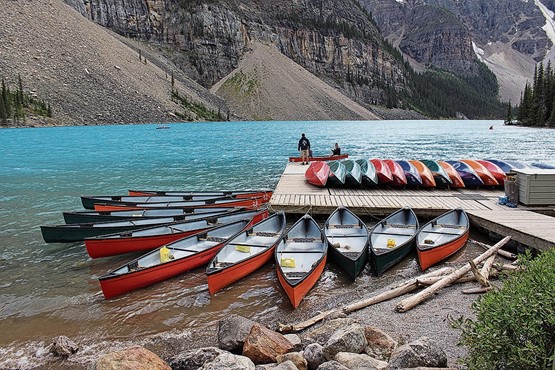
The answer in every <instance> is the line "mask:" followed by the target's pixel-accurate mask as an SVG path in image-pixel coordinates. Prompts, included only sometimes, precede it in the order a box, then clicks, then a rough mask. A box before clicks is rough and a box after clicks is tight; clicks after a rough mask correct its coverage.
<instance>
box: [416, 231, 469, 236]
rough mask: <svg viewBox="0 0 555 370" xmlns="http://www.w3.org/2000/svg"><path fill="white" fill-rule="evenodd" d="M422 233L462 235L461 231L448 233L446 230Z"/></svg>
mask: <svg viewBox="0 0 555 370" xmlns="http://www.w3.org/2000/svg"><path fill="white" fill-rule="evenodd" d="M423 233H424V234H444V235H462V234H461V233H448V232H446V231H431V230H430V231H428V230H426V231H424V232H423Z"/></svg>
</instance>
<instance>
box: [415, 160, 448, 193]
mask: <svg viewBox="0 0 555 370" xmlns="http://www.w3.org/2000/svg"><path fill="white" fill-rule="evenodd" d="M421 162H422V163H424V164H425V165H426V167H428V168H429V169H430V171H432V175H433V176H434V180H435V182H436V188H442V189H445V188H449V187H451V184H452V181H451V178H450V177H449V175H448V174H447V172H446V171H445V169H444V168H443V167H441V165H440V164H439V163H437V161H434V160H432V159H423V160H421Z"/></svg>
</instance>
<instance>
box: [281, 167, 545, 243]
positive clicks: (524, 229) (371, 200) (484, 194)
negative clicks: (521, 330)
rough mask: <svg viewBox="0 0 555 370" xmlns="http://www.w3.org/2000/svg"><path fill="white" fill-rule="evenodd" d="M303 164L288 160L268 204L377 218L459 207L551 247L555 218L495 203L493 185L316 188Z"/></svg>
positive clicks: (475, 219) (489, 225) (491, 226)
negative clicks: (408, 211) (342, 210)
mask: <svg viewBox="0 0 555 370" xmlns="http://www.w3.org/2000/svg"><path fill="white" fill-rule="evenodd" d="M307 168H308V166H303V165H300V164H298V163H288V164H287V167H286V168H285V170H284V172H283V174H282V176H281V178H280V180H279V182H278V184H277V186H276V188H275V190H274V194H273V196H272V198H271V200H270V204H271V206H272V208H274V209H276V210H284V211H285V212H287V213H296V214H302V213H305V212H310V213H312V214H321V215H325V214H330V213H331V212H332V211H333V210H334V209H336V208H337V207H338V206H340V205H343V206H345V207H349V209H351V210H352V211H353V212H355V213H357V214H358V215H360V216H365V215H368V216H374V217H378V218H381V217H383V216H386V215H389V214H390V213H391V212H393V211H395V210H397V209H399V208H402V207H411V208H412V209H413V210H414V211H415V212H416V214H417V215H418V216H419V217H424V218H429V217H436V216H438V215H440V214H442V213H444V212H445V211H447V210H450V209H453V208H457V207H460V208H463V209H464V210H465V211H466V212H467V213H468V215H469V217H470V220H471V222H472V223H473V224H475V225H477V226H479V227H481V228H483V229H486V230H489V231H491V232H494V233H496V234H499V235H502V236H507V235H509V236H511V238H512V239H513V240H515V241H517V242H519V243H521V244H523V245H526V246H529V247H531V248H535V249H539V250H547V249H549V248H552V247H554V246H555V218H554V217H550V216H546V215H543V214H539V213H536V212H532V211H531V210H529V209H528V208H523V207H521V206H519V207H518V208H509V207H507V206H502V205H499V204H497V202H498V199H499V197H500V196H503V195H504V192H503V191H501V190H493V189H453V190H447V189H414V190H413V189H386V188H375V189H348V188H345V189H340V188H318V187H315V186H312V185H310V184H309V183H308V182H306V180H305V177H304V172H305V171H306V169H307Z"/></svg>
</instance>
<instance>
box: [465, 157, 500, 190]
mask: <svg viewBox="0 0 555 370" xmlns="http://www.w3.org/2000/svg"><path fill="white" fill-rule="evenodd" d="M460 161H461V162H464V163H466V164H467V165H469V166H470V167H471V168H472V169H473V170H474V172H476V173H477V174H478V176H480V179H481V180H482V182H483V183H484V185H487V186H497V185H499V182H498V181H497V180H496V179H495V176H493V174H492V173H491V172H489V170H488V169H487V168H486V167H485V166H484V165H483V164H481V163H479V162H477V161H475V160H473V159H461V160H460Z"/></svg>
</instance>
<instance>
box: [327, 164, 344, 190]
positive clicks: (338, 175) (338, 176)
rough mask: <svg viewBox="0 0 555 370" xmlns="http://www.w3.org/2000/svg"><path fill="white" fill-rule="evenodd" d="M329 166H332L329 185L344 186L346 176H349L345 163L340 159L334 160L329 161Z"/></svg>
mask: <svg viewBox="0 0 555 370" xmlns="http://www.w3.org/2000/svg"><path fill="white" fill-rule="evenodd" d="M328 166H329V167H330V174H329V176H328V182H327V186H344V185H345V177H346V176H347V169H346V168H345V165H344V164H343V163H341V162H339V161H332V162H329V163H328Z"/></svg>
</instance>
